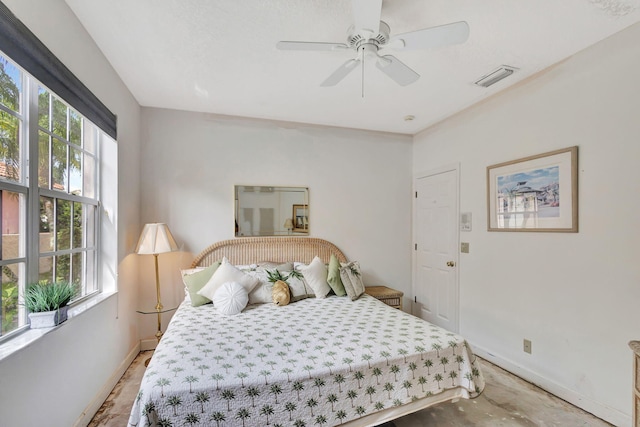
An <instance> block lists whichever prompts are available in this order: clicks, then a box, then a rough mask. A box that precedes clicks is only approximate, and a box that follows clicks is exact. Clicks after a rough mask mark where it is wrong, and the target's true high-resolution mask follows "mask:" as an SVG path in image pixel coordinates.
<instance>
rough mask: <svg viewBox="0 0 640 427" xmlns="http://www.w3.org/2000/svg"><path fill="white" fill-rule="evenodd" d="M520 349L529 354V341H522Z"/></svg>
mask: <svg viewBox="0 0 640 427" xmlns="http://www.w3.org/2000/svg"><path fill="white" fill-rule="evenodd" d="M522 349H523V350H524V352H525V353H529V354H531V341H530V340H524V342H523V348H522Z"/></svg>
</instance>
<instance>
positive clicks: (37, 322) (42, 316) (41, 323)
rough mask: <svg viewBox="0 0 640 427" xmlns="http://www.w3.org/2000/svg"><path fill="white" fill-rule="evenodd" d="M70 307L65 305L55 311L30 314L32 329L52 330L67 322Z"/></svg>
mask: <svg viewBox="0 0 640 427" xmlns="http://www.w3.org/2000/svg"><path fill="white" fill-rule="evenodd" d="M68 309H69V306H67V305H65V306H64V307H60V309H58V310H54V311H43V312H40V313H29V324H30V325H31V328H32V329H37V328H52V327H54V326H56V325H59V324H60V323H62V322H64V321H65V320H67V310H68Z"/></svg>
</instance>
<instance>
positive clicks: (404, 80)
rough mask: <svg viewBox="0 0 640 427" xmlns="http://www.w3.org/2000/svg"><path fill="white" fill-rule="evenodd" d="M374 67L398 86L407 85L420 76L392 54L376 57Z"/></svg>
mask: <svg viewBox="0 0 640 427" xmlns="http://www.w3.org/2000/svg"><path fill="white" fill-rule="evenodd" d="M376 67H378V69H379V70H380V71H382V72H383V73H385V74H386V75H387V76H389V77H390V78H391V79H392V80H393V81H395V82H396V83H398V84H399V85H400V86H407V85H410V84H411V83H413V82H415V81H416V80H418V79H419V78H420V74H418V73H416V72H415V71H413V70H412V69H411V68H409V67H408V66H407V65H405V64H404V63H403V62H401V61H400V60H399V59H398V58H396V57H395V56H393V55H384V56H380V57H378V61H376Z"/></svg>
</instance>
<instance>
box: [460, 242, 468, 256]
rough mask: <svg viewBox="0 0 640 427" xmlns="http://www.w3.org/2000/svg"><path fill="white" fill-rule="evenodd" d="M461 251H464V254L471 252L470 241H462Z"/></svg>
mask: <svg viewBox="0 0 640 427" xmlns="http://www.w3.org/2000/svg"><path fill="white" fill-rule="evenodd" d="M460 252H462V253H463V254H468V253H469V242H461V243H460Z"/></svg>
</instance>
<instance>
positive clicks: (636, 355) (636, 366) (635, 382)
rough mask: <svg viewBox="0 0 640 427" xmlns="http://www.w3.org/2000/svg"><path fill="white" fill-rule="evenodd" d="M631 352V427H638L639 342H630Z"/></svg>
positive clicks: (639, 415)
mask: <svg viewBox="0 0 640 427" xmlns="http://www.w3.org/2000/svg"><path fill="white" fill-rule="evenodd" d="M629 347H631V350H633V373H634V375H633V376H634V378H633V421H632V423H631V425H632V426H633V427H640V341H631V342H630V343H629Z"/></svg>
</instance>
